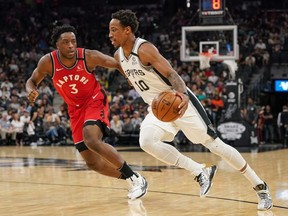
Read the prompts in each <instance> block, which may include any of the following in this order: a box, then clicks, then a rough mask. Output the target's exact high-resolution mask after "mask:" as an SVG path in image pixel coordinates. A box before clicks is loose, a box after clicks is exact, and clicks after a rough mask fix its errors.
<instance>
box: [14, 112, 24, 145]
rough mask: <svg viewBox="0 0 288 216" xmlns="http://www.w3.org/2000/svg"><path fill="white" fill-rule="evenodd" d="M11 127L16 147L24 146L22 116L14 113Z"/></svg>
mask: <svg viewBox="0 0 288 216" xmlns="http://www.w3.org/2000/svg"><path fill="white" fill-rule="evenodd" d="M11 125H12V127H13V130H14V133H13V136H12V141H13V142H16V146H23V129H24V122H21V121H20V116H19V114H18V113H14V114H13V115H12V121H11Z"/></svg>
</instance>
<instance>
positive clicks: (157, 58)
mask: <svg viewBox="0 0 288 216" xmlns="http://www.w3.org/2000/svg"><path fill="white" fill-rule="evenodd" d="M138 54H139V58H140V60H141V62H142V64H143V65H152V66H153V67H154V68H155V69H156V70H157V71H158V72H159V73H161V74H162V75H163V76H164V77H166V78H167V79H168V80H169V82H170V83H171V85H172V87H173V89H174V90H176V91H177V94H178V95H179V96H180V97H181V98H182V103H181V104H180V105H179V108H180V110H179V114H180V115H181V116H182V115H183V114H184V113H185V111H186V109H187V107H188V102H189V97H188V93H187V87H186V85H185V83H184V81H183V80H182V78H181V77H180V76H179V74H178V73H177V72H176V71H175V70H174V69H173V68H172V67H171V65H170V64H169V62H168V61H167V59H165V58H164V57H163V56H162V55H161V54H160V53H159V51H158V49H157V48H156V47H155V46H154V45H153V44H151V43H144V44H142V45H141V46H140V48H139V50H138Z"/></svg>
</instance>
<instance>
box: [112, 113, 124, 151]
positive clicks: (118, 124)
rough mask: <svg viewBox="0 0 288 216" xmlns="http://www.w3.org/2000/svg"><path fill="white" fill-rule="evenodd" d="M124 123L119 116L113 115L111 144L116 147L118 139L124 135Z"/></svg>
mask: <svg viewBox="0 0 288 216" xmlns="http://www.w3.org/2000/svg"><path fill="white" fill-rule="evenodd" d="M122 127H123V121H122V120H121V119H120V116H119V115H113V116H112V120H111V121H110V137H109V138H110V139H109V140H110V143H111V144H112V145H113V146H114V145H116V143H117V141H118V139H119V138H118V137H119V136H120V134H121V133H122Z"/></svg>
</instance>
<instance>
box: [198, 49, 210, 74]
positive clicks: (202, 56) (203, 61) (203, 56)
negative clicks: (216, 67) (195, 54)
mask: <svg viewBox="0 0 288 216" xmlns="http://www.w3.org/2000/svg"><path fill="white" fill-rule="evenodd" d="M213 50H214V49H213V47H212V48H211V49H209V50H208V52H202V53H199V60H200V70H204V69H207V68H210V60H211V58H212V57H213V56H214V53H213Z"/></svg>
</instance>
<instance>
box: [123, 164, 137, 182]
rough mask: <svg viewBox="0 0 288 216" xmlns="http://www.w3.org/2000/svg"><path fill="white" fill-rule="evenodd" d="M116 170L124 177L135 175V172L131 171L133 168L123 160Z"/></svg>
mask: <svg viewBox="0 0 288 216" xmlns="http://www.w3.org/2000/svg"><path fill="white" fill-rule="evenodd" d="M118 170H119V171H120V172H121V173H122V175H123V176H124V177H126V178H125V179H127V178H130V177H131V176H133V175H136V173H135V172H133V170H132V169H131V168H130V167H129V166H128V165H127V163H126V161H125V162H124V164H123V165H122V167H120V168H119V169H118ZM136 176H137V175H136Z"/></svg>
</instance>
